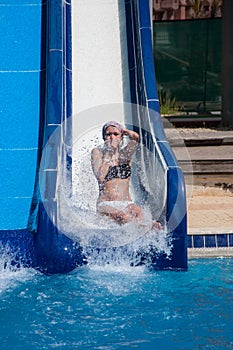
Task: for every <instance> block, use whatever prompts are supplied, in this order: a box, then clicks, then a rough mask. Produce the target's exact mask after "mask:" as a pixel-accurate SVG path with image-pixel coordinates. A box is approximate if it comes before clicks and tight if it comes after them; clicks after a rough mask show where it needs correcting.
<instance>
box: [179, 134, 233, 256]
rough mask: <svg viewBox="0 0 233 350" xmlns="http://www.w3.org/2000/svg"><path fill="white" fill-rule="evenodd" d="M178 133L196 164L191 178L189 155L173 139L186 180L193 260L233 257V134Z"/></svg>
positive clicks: (190, 253)
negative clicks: (197, 258)
mask: <svg viewBox="0 0 233 350" xmlns="http://www.w3.org/2000/svg"><path fill="white" fill-rule="evenodd" d="M176 131H178V133H179V136H180V137H181V138H182V140H184V144H185V147H186V151H187V152H188V154H189V156H190V160H191V163H192V174H190V168H189V169H188V168H187V164H186V160H185V157H186V155H185V156H184V152H183V150H182V147H180V146H179V145H178V146H177V142H174V139H173V141H172V142H173V146H172V148H173V151H174V153H175V155H176V157H177V159H178V161H179V163H180V165H181V167H182V169H183V171H184V175H185V180H186V188H187V217H188V238H189V256H190V257H197V256H203V257H204V256H233V130H220V129H216V128H215V129H210V128H176ZM211 240H212V243H211ZM213 242H214V243H213ZM214 245H215V246H214Z"/></svg>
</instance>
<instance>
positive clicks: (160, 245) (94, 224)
mask: <svg viewBox="0 0 233 350" xmlns="http://www.w3.org/2000/svg"><path fill="white" fill-rule="evenodd" d="M97 134H99V132H98V133H97ZM87 140H88V141H87ZM90 140H92V141H93V142H91V143H90ZM99 143H100V140H99V138H98V136H97V135H96V130H94V131H91V133H90V132H89V134H88V135H86V137H85V138H84V139H81V140H80V141H79V142H77V143H76V144H75V145H74V146H73V150H72V152H76V157H75V158H76V159H78V160H77V161H76V162H74V163H73V164H72V167H73V177H72V179H73V181H72V192H71V190H70V188H71V187H70V180H69V179H68V178H69V176H67V174H66V170H65V176H64V173H63V176H61V177H60V186H59V191H58V193H59V201H58V202H59V220H58V228H59V230H60V231H61V232H63V233H64V234H65V235H67V236H68V237H70V238H71V239H72V240H74V241H76V242H79V243H80V245H81V246H82V247H83V252H84V254H85V255H86V257H87V260H88V263H89V265H92V266H94V265H98V266H103V265H106V264H113V265H114V266H119V265H121V266H122V265H128V266H129V265H131V266H136V265H138V264H140V260H141V257H142V255H143V256H147V263H148V264H150V262H151V260H152V258H153V256H154V254H156V253H165V254H166V255H167V256H168V257H169V254H170V251H171V242H170V240H169V237H168V236H167V235H166V229H164V230H156V229H154V230H151V227H152V217H151V213H150V211H149V208H143V214H144V219H143V223H142V224H140V225H136V224H135V223H127V224H125V225H122V226H119V225H118V224H117V223H115V222H114V221H112V220H110V219H109V218H107V217H103V216H100V215H98V214H97V213H96V201H97V198H98V184H97V181H96V179H95V177H94V174H93V172H92V168H91V159H90V153H91V149H92V148H93V147H95V146H96V145H98V144H99ZM77 153H78V154H79V156H78V157H77Z"/></svg>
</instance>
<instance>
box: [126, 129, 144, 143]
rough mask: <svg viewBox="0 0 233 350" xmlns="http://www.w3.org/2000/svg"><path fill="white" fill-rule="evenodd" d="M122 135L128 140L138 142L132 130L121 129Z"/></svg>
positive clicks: (136, 134) (137, 137)
mask: <svg viewBox="0 0 233 350" xmlns="http://www.w3.org/2000/svg"><path fill="white" fill-rule="evenodd" d="M123 135H124V136H128V138H129V139H130V140H133V141H136V142H139V139H140V138H139V135H138V133H137V132H135V131H133V130H128V129H123Z"/></svg>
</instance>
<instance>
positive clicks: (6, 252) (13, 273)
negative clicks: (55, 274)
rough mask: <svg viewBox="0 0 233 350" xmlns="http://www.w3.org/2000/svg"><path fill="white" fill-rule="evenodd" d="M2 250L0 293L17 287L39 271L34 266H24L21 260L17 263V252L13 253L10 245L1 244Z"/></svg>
mask: <svg viewBox="0 0 233 350" xmlns="http://www.w3.org/2000/svg"><path fill="white" fill-rule="evenodd" d="M0 252H1V255H0V294H2V293H4V292H5V291H7V290H8V289H9V288H10V289H12V288H16V287H17V286H18V285H19V284H20V283H23V282H25V281H28V280H29V279H31V278H32V277H33V276H34V275H35V274H37V273H38V272H36V271H35V270H34V269H32V268H24V267H22V266H21V265H20V263H19V262H18V263H17V258H16V256H17V252H14V253H13V252H12V250H11V249H10V247H9V246H7V245H6V246H3V245H2V244H0ZM12 262H13V263H12Z"/></svg>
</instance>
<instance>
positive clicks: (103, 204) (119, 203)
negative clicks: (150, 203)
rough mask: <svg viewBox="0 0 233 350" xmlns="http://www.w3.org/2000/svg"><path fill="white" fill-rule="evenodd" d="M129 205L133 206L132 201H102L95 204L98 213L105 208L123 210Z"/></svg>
mask: <svg viewBox="0 0 233 350" xmlns="http://www.w3.org/2000/svg"><path fill="white" fill-rule="evenodd" d="M129 204H134V202H132V201H104V202H99V203H98V204H97V207H98V209H99V211H100V212H101V211H102V210H104V209H105V207H111V208H115V209H119V210H125V209H126V208H127V206H128V205H129Z"/></svg>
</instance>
